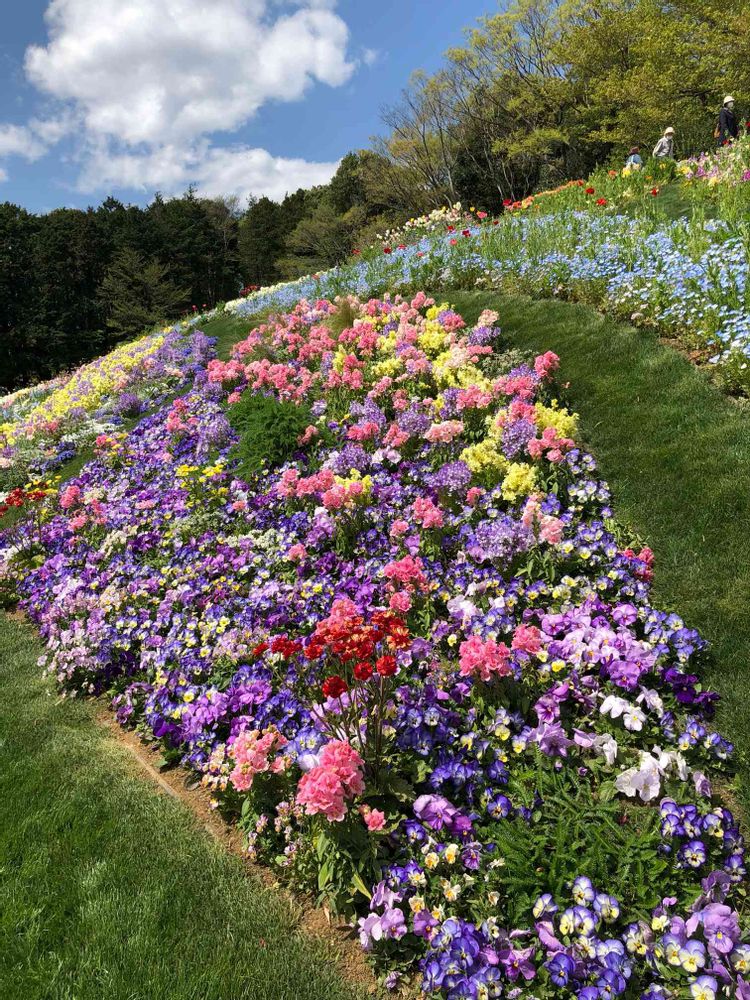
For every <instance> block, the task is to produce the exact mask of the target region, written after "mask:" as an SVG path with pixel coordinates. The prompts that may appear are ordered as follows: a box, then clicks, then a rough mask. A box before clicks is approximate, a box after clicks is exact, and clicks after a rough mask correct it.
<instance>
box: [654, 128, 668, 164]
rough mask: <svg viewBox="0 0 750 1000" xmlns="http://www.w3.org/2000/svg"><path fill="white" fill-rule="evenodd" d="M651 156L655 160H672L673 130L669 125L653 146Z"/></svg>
mask: <svg viewBox="0 0 750 1000" xmlns="http://www.w3.org/2000/svg"><path fill="white" fill-rule="evenodd" d="M651 155H652V156H654V157H655V158H656V159H657V160H672V159H674V129H673V128H672V126H671V125H670V126H669V128H665V129H664V135H663V136H662V137H661V139H659V141H658V142H657V144H656V145H655V146H654V151H653V153H652V154H651Z"/></svg>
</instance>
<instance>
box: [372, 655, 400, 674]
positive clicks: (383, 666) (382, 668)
mask: <svg viewBox="0 0 750 1000" xmlns="http://www.w3.org/2000/svg"><path fill="white" fill-rule="evenodd" d="M375 669H376V670H377V672H378V673H379V674H380V676H381V677H393V675H394V674H395V673H396V657H395V656H381V657H380V659H379V660H378V661H377V662H376V663H375Z"/></svg>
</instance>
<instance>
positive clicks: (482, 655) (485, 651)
mask: <svg viewBox="0 0 750 1000" xmlns="http://www.w3.org/2000/svg"><path fill="white" fill-rule="evenodd" d="M509 656H510V650H509V649H508V647H507V646H506V645H505V643H502V642H500V643H497V642H495V640H494V639H486V640H482V639H480V638H479V636H478V635H473V636H471V638H469V639H467V640H466V641H465V642H462V643H461V646H460V647H459V664H460V670H459V673H460V674H461V676H462V677H471V676H475V677H478V678H479V679H480V680H482V681H489V680H490V679H491V678H492V675H493V674H496V675H497V676H498V677H506V676H507V675H508V674H509V673H510V666H509V665H508V657H509Z"/></svg>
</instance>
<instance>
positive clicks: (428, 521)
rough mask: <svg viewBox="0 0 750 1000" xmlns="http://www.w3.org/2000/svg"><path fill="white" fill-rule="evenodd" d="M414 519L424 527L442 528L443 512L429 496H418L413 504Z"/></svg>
mask: <svg viewBox="0 0 750 1000" xmlns="http://www.w3.org/2000/svg"><path fill="white" fill-rule="evenodd" d="M412 511H413V512H414V520H415V521H416V522H417V524H421V525H422V527H423V528H425V529H429V528H442V526H443V514H442V511H441V510H440V509H439V508H438V507H436V506H435V504H434V503H433V502H432V500H430V498H429V497H417V499H416V500H415V501H414V503H413V504H412Z"/></svg>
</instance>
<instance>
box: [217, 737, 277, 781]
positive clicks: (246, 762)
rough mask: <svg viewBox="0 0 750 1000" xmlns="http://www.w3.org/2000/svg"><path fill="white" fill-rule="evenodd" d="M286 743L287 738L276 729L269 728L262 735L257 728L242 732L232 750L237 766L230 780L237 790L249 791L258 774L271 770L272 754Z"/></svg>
mask: <svg viewBox="0 0 750 1000" xmlns="http://www.w3.org/2000/svg"><path fill="white" fill-rule="evenodd" d="M285 744H286V739H285V738H284V737H283V736H282V735H281V734H280V733H278V732H277V731H276V730H275V729H269V730H267V731H266V732H264V733H263V734H262V735H261V733H260V732H259V730H257V729H246V730H245V731H244V732H242V733H240V735H239V736H238V737H237V739H236V740H235V741H234V743H233V744H232V749H231V750H230V756H231V757H232V759H233V760H234V762H235V767H234V770H233V771H232V773H231V774H230V775H229V780H230V781H231V782H232V784H233V785H234V787H235V788H236V789H237V791H238V792H246V791H248V789H250V788H251V787H252V784H253V779H254V778H255V776H256V774H264V773H265V772H266V771H268V770H270V769H271V768H272V762H271V760H270V754H271V753H272V752H275V750H276V749H278V748H281V747H282V746H284V745H285Z"/></svg>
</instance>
